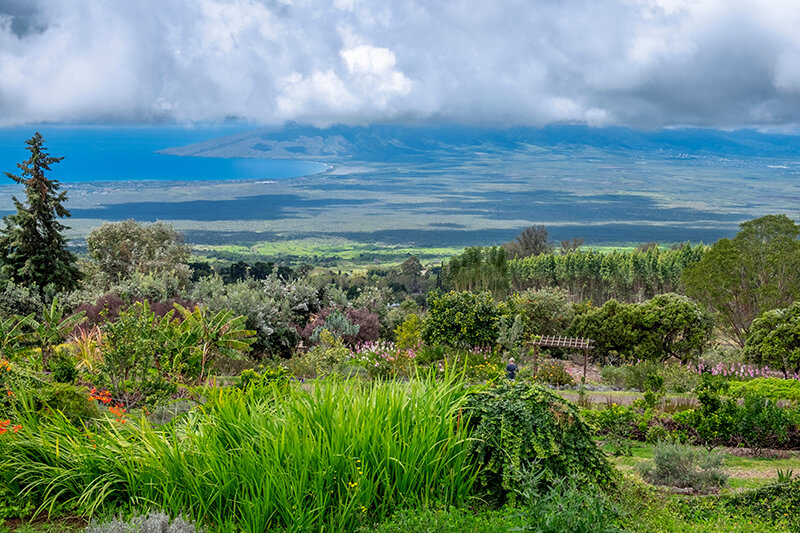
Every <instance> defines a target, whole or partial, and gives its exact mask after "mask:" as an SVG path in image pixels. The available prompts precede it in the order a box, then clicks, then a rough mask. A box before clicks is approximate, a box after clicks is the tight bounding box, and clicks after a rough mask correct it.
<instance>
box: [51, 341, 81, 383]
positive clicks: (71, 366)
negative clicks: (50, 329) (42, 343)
mask: <svg viewBox="0 0 800 533" xmlns="http://www.w3.org/2000/svg"><path fill="white" fill-rule="evenodd" d="M51 366H52V368H53V373H52V376H51V377H52V378H53V381H55V382H57V383H74V382H75V378H76V377H77V376H78V369H77V366H76V365H75V358H74V357H73V356H72V354H71V353H70V351H69V349H68V348H67V347H66V346H59V347H58V348H56V351H55V355H54V356H53V360H52V364H51Z"/></svg>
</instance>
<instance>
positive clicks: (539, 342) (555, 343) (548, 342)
mask: <svg viewBox="0 0 800 533" xmlns="http://www.w3.org/2000/svg"><path fill="white" fill-rule="evenodd" d="M593 344H594V340H592V339H584V338H577V337H556V336H550V335H534V337H533V339H532V340H531V345H532V346H533V371H534V373H538V372H539V347H540V346H541V347H542V348H571V349H574V350H583V382H584V383H586V367H587V366H588V364H589V350H591V349H593V348H594V346H593Z"/></svg>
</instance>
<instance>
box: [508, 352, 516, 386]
mask: <svg viewBox="0 0 800 533" xmlns="http://www.w3.org/2000/svg"><path fill="white" fill-rule="evenodd" d="M516 375H517V363H515V362H514V358H513V357H512V358H511V359H509V360H508V364H507V365H506V376H507V377H508V379H509V380H511V381H514V377H515V376H516Z"/></svg>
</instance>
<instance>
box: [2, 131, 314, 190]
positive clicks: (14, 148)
mask: <svg viewBox="0 0 800 533" xmlns="http://www.w3.org/2000/svg"><path fill="white" fill-rule="evenodd" d="M248 129H251V126H242V125H213V126H192V127H188V126H186V127H184V126H174V125H169V126H164V125H157V126H59V125H38V126H25V127H13V128H0V172H2V171H4V172H11V173H13V174H17V175H19V171H18V168H17V163H19V162H21V161H24V160H26V159H27V158H28V156H29V155H30V153H29V152H28V151H27V150H26V146H25V141H26V140H27V139H29V138H30V137H31V136H32V135H33V134H34V133H35V132H37V131H38V132H39V133H41V134H42V136H43V137H44V139H45V146H46V149H47V151H48V152H49V153H50V155H51V156H54V157H61V156H64V160H63V161H61V162H60V163H58V164H55V165H53V166H52V172H51V173H50V177H51V178H55V179H57V180H59V181H60V182H62V183H87V182H102V181H139V180H148V181H151V180H152V181H215V180H274V179H283V178H292V177H297V176H306V175H310V174H316V173H319V172H323V171H324V170H326V168H328V167H327V166H326V165H324V164H322V163H317V162H313V161H297V160H275V159H244V158H210V157H185V156H183V157H181V156H174V155H166V154H160V153H158V150H163V149H165V148H171V147H175V146H182V145H186V144H191V143H196V142H201V141H206V140H209V139H214V138H217V137H222V136H225V135H232V134H235V133H238V132H240V131H245V130H248ZM3 180H5V177H4V176H3ZM8 183H11V182H10V181H8ZM0 184H5V183H4V182H2V181H0Z"/></svg>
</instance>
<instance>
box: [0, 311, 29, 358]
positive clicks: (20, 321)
mask: <svg viewBox="0 0 800 533" xmlns="http://www.w3.org/2000/svg"><path fill="white" fill-rule="evenodd" d="M33 318H34V316H33V315H32V314H31V315H29V316H24V317H23V316H13V317H10V318H6V319H3V318H0V354H2V355H3V357H5V358H7V359H15V357H16V355H17V353H18V352H19V351H20V350H21V349H22V345H23V343H24V342H25V340H26V338H27V335H26V332H25V328H26V326H27V325H28V324H29V323H30V322H31V320H33Z"/></svg>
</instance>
